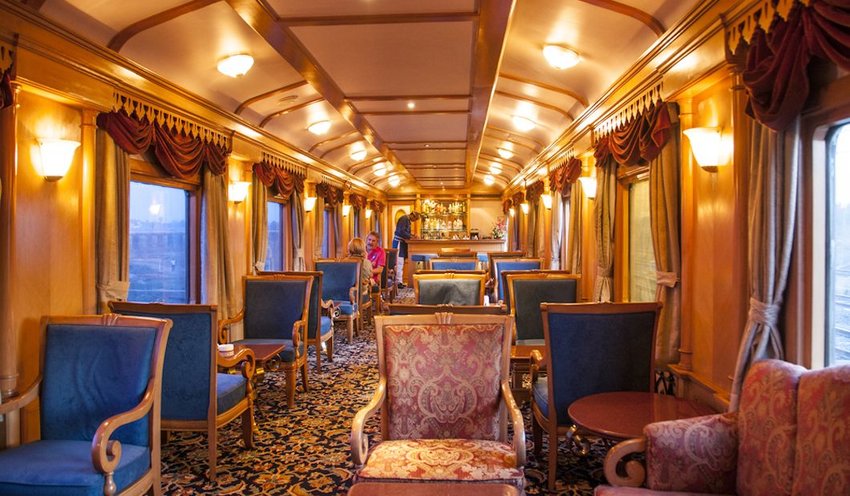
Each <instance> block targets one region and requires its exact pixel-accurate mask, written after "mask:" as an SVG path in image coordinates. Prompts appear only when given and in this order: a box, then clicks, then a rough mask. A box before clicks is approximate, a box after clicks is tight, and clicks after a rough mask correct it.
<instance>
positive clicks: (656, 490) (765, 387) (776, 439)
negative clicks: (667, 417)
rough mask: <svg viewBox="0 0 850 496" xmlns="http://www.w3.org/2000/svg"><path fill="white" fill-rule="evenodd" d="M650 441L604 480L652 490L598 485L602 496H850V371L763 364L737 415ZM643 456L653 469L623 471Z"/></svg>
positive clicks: (658, 428) (751, 376)
mask: <svg viewBox="0 0 850 496" xmlns="http://www.w3.org/2000/svg"><path fill="white" fill-rule="evenodd" d="M644 436H645V437H644V438H639V439H632V440H630V441H625V442H623V443H620V444H619V445H617V446H615V447H614V448H613V449H612V450H611V452H610V453H609V454H608V458H607V459H606V462H605V475H606V478H607V479H608V481H609V483H612V484H616V485H620V486H641V485H645V488H638V487H611V486H599V487H597V488H596V492H595V494H596V496H612V495H618V496H619V495H626V496H628V495H644V494H694V493H700V494H702V493H708V494H738V495H742V496H749V495H764V496H768V495H769V496H779V495H794V496H815V495H838V494H850V366H840V367H831V368H827V369H822V370H815V371H807V370H806V369H804V368H803V367H799V366H796V365H792V364H789V363H786V362H782V361H779V360H764V361H761V362H758V363H756V364H755V365H753V367H752V368H751V369H750V371H749V373H748V374H747V378H746V380H745V382H744V387H743V391H742V394H741V405H740V409H739V411H738V412H734V413H726V414H717V415H710V416H705V417H697V418H693V419H686V420H676V421H670V422H658V423H655V424H650V425H648V426H646V428H644ZM636 451H645V453H646V464H645V467H644V466H642V465H640V464H639V463H638V462H637V461H630V462H627V463H625V464H621V463H620V461H621V460H622V459H623V457H624V456H625V455H627V454H630V453H633V452H636ZM623 471H625V472H626V474H627V475H625V476H623Z"/></svg>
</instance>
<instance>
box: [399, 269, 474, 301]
mask: <svg viewBox="0 0 850 496" xmlns="http://www.w3.org/2000/svg"><path fill="white" fill-rule="evenodd" d="M484 283H485V281H484V273H483V272H481V271H478V272H435V271H430V272H429V273H416V274H413V292H414V295H415V301H416V303H418V304H420V305H481V304H483V303H484Z"/></svg>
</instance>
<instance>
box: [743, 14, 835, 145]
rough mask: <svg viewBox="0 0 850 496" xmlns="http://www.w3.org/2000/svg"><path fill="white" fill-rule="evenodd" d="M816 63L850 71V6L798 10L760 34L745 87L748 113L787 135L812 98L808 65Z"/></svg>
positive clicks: (753, 45)
mask: <svg viewBox="0 0 850 496" xmlns="http://www.w3.org/2000/svg"><path fill="white" fill-rule="evenodd" d="M813 57H819V58H822V59H825V60H829V61H831V62H833V63H835V64H837V65H838V66H840V67H841V68H843V69H845V70H850V5H848V2H847V1H846V0H811V3H810V4H809V5H808V6H805V5H802V4H799V3H798V4H797V5H795V6H794V7H793V8H792V10H791V12H790V13H789V14H788V19H787V20H783V19H781V18H779V17H777V18H776V20H775V21H774V24H773V27H772V28H771V29H770V32H769V33H767V34H766V33H765V32H764V31H763V30H762V29H761V28H759V29H757V30H756V32H755V33H754V34H753V38H752V40H751V41H750V48H749V51H748V52H747V62H746V69H745V70H744V73H743V78H744V85H745V86H746V87H747V92H748V93H749V95H750V99H749V104H748V109H747V110H748V112H750V114H751V115H753V116H754V117H755V118H756V119H757V120H758V121H759V122H761V123H763V124H764V125H766V126H768V127H770V128H771V129H774V130H777V131H779V130H783V129H785V128H786V127H787V126H788V124H789V123H791V121H792V120H794V118H795V117H796V116H797V115H799V114H800V112H801V111H802V110H803V106H804V105H805V103H806V99H807V98H808V96H809V75H808V71H807V69H808V65H809V63H810V62H811V60H812V58H813Z"/></svg>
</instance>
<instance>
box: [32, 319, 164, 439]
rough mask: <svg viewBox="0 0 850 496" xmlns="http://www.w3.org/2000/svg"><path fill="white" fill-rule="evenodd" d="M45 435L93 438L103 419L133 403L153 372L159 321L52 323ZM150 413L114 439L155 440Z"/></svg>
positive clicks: (45, 374)
mask: <svg viewBox="0 0 850 496" xmlns="http://www.w3.org/2000/svg"><path fill="white" fill-rule="evenodd" d="M45 339H46V340H47V341H46V343H45V350H44V371H43V380H42V384H41V392H40V394H41V398H40V399H41V438H42V439H44V440H49V439H62V440H78V441H91V440H92V438H93V437H94V433H95V431H97V428H98V426H99V425H100V423H101V422H103V421H104V420H106V419H107V418H109V417H111V416H113V415H115V414H117V413H120V412H124V411H127V410H129V409H131V408H132V407H134V406H136V405H137V404H138V403H139V401H140V400H141V398H142V395H143V394H144V392H145V389H146V388H147V385H148V380H149V379H150V377H151V366H152V364H153V351H154V345H155V343H156V328H155V327H150V328H146V327H121V326H98V325H72V324H51V325H48V327H47V332H46V335H45ZM148 434H149V429H148V419H147V418H146V417H143V418H141V419H139V420H137V421H136V422H133V423H132V424H128V425H126V426H123V427H121V428H119V429H118V430H117V431H116V433H115V435H114V436H113V437H112V439H116V440H118V441H120V442H121V443H126V444H133V445H136V446H147V445H148V444H149V439H150V437H149V435H148Z"/></svg>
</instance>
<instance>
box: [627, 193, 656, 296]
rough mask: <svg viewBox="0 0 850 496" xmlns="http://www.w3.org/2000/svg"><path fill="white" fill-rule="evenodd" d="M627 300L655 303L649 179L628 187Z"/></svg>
mask: <svg viewBox="0 0 850 496" xmlns="http://www.w3.org/2000/svg"><path fill="white" fill-rule="evenodd" d="M629 300H630V301H655V252H654V250H653V247H652V231H651V230H650V224H649V179H639V180H637V181H635V182H632V183H631V184H630V185H629Z"/></svg>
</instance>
